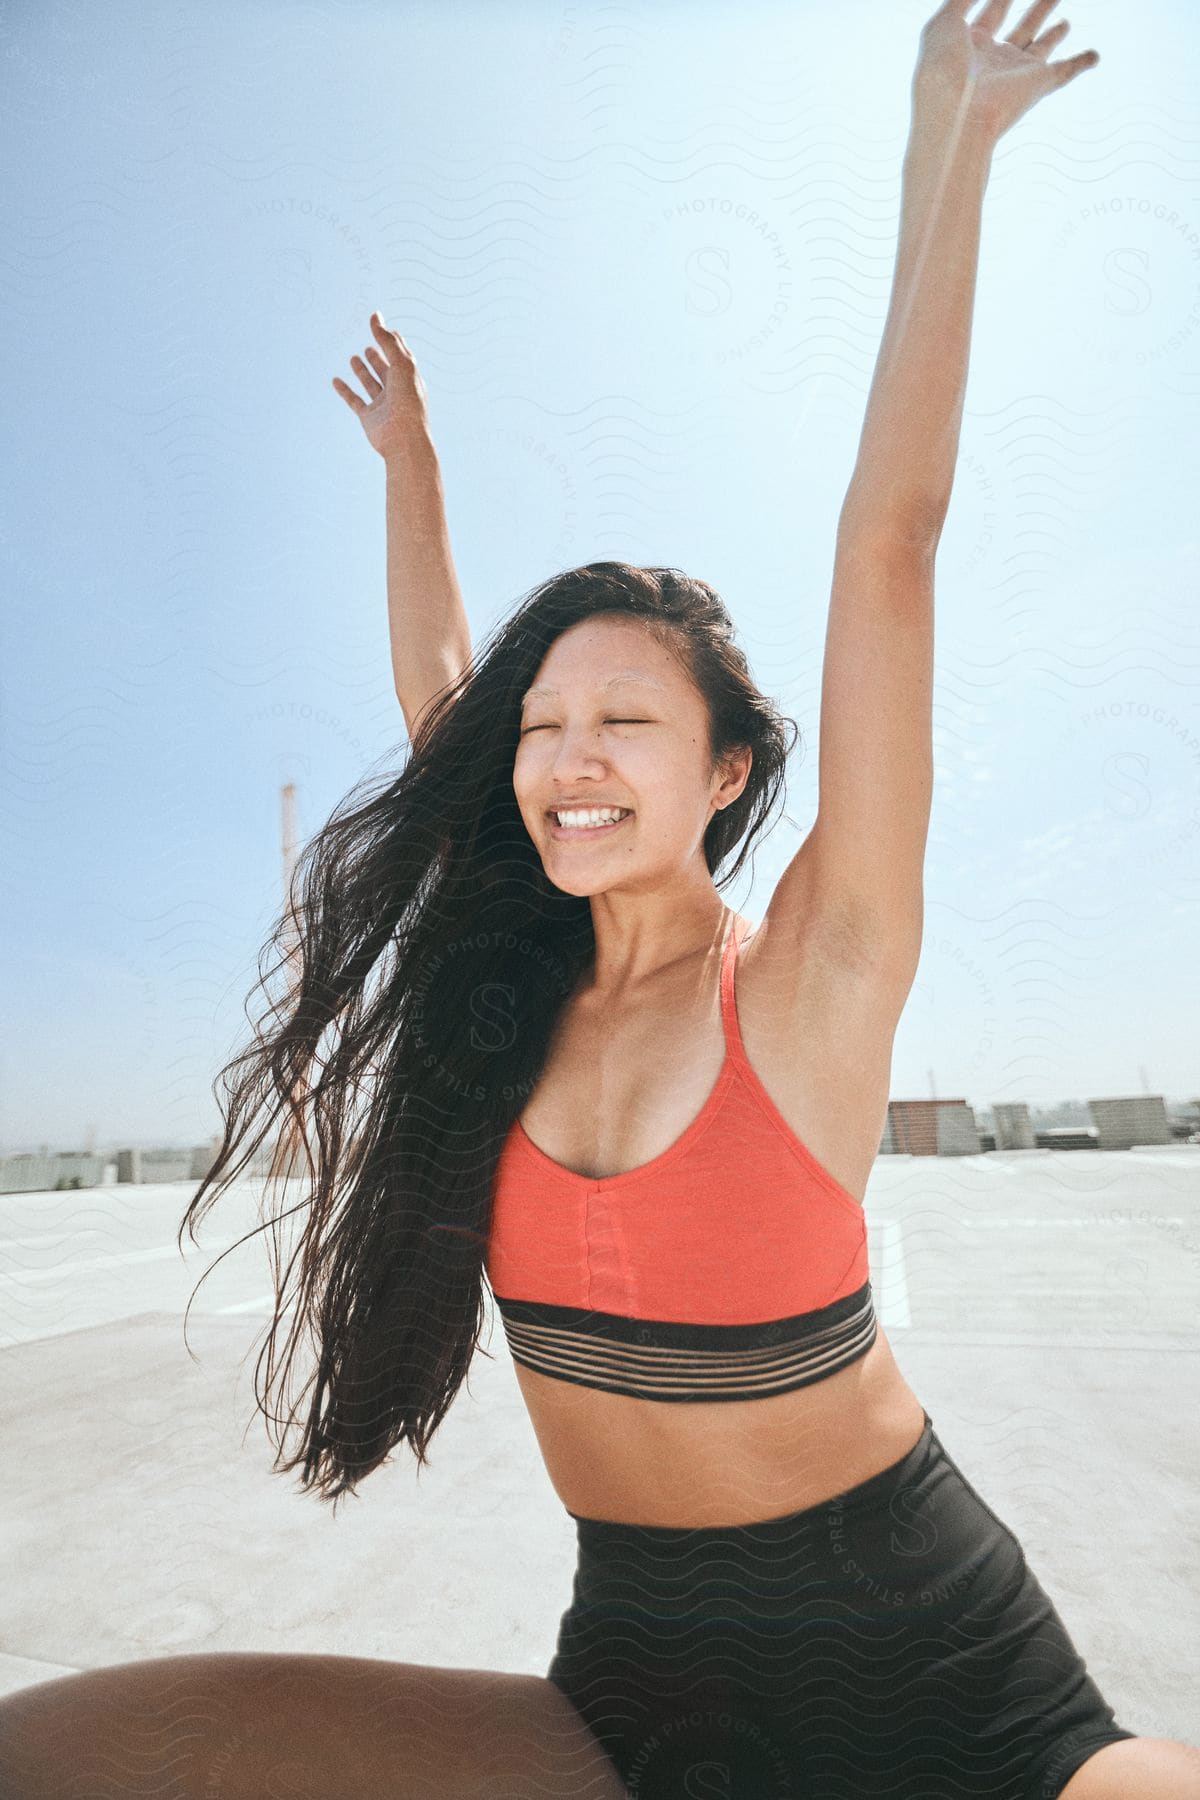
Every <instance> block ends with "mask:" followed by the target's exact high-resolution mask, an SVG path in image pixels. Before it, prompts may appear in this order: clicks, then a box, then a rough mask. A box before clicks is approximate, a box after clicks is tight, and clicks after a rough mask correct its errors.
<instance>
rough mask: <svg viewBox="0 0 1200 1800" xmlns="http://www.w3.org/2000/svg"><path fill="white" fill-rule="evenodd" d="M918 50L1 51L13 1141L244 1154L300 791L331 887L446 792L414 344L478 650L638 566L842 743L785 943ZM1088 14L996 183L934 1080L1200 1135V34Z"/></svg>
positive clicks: (117, 26) (869, 5)
mask: <svg viewBox="0 0 1200 1800" xmlns="http://www.w3.org/2000/svg"><path fill="white" fill-rule="evenodd" d="M929 10H932V8H931V6H925V5H921V6H912V5H909V4H907V3H904V4H887V5H885V4H883V0H843V3H842V4H839V5H838V6H837V7H824V6H821V7H817V6H815V5H811V6H810V5H803V4H802V5H799V6H797V5H795V4H791V5H787V6H783V5H778V6H776V5H754V4H749V5H747V6H745V7H737V8H733V7H729V6H708V7H704V6H697V5H695V4H689V5H687V6H684V5H683V4H677V5H649V6H639V7H619V8H613V7H607V6H605V7H600V6H596V7H586V6H581V5H564V4H547V5H544V6H543V5H524V6H520V7H517V6H510V5H505V4H494V5H490V6H487V7H468V6H461V5H454V4H446V5H442V6H439V7H437V8H436V9H435V8H434V7H433V6H432V5H398V4H394V3H389V4H388V5H386V6H385V5H382V4H381V5H377V6H369V5H338V6H321V5H318V6H305V7H286V6H281V5H267V4H259V5H254V6H247V5H244V4H239V5H237V6H236V7H235V6H225V7H222V6H217V5H209V4H206V5H205V6H204V7H203V8H199V7H196V8H191V9H183V8H167V9H158V8H151V7H132V6H127V5H122V6H114V5H105V4H103V3H102V0H101V3H99V4H97V5H95V6H92V7H89V8H84V7H82V6H79V5H69V6H68V5H58V4H53V3H50V4H47V5H45V6H41V7H37V8H34V7H32V6H25V7H18V8H14V9H12V10H11V11H10V13H9V14H8V16H7V18H6V23H5V31H4V37H3V39H2V41H0V71H2V74H3V89H4V95H5V105H4V108H3V112H2V114H0V132H2V133H3V165H4V167H5V170H6V172H7V176H8V179H7V181H6V183H5V191H4V197H3V201H2V202H0V204H2V205H3V226H4V243H5V252H4V256H3V259H2V261H0V305H2V306H3V310H4V315H5V330H4V334H3V342H4V361H5V368H4V394H5V406H4V409H3V421H2V423H0V432H2V435H3V451H4V467H5V480H4V486H3V499H2V510H0V576H2V578H3V591H4V608H3V626H2V634H3V635H2V639H0V649H2V671H0V681H2V684H3V688H2V698H3V715H2V719H0V751H2V756H3V763H2V770H3V774H2V780H3V786H2V789H0V807H2V809H3V820H4V840H5V855H4V859H3V860H4V867H3V872H2V873H0V882H2V893H3V911H4V917H5V920H6V939H7V950H8V955H7V958H6V968H7V978H6V981H5V1017H4V1021H3V1032H2V1038H0V1043H2V1049H0V1058H2V1061H0V1078H2V1083H0V1148H2V1149H3V1150H5V1151H12V1150H19V1149H26V1148H35V1147H36V1146H37V1145H39V1144H41V1143H49V1144H51V1145H53V1146H58V1147H64V1148H66V1147H78V1146H80V1145H81V1144H83V1143H84V1142H85V1141H87V1140H88V1138H89V1136H91V1135H94V1137H95V1139H96V1141H97V1142H98V1144H99V1145H100V1146H102V1147H103V1146H111V1145H115V1144H117V1143H122V1142H124V1143H140V1144H145V1145H149V1144H156V1143H175V1142H179V1143H183V1142H192V1141H196V1140H198V1139H200V1138H203V1137H205V1136H207V1135H209V1134H210V1133H211V1132H212V1131H213V1130H214V1129H215V1127H216V1124H217V1109H216V1104H215V1101H214V1098H213V1094H212V1086H213V1081H214V1079H215V1075H216V1072H217V1070H218V1069H219V1067H220V1065H221V1063H222V1062H223V1061H224V1060H225V1058H226V1057H227V1056H228V1055H229V1054H230V1053H231V1052H232V1050H233V1049H234V1048H236V1047H237V1046H238V1045H239V1043H240V1042H241V1039H242V1035H243V1033H244V1030H245V1015H244V1011H243V1007H244V1004H245V1001H246V998H247V995H248V994H249V992H250V989H251V987H252V985H253V982H254V978H255V967H256V959H257V954H258V950H259V946H260V945H261V943H262V941H263V938H264V936H265V934H266V931H267V930H268V928H269V926H270V923H271V920H272V918H273V916H274V913H275V911H276V909H277V907H278V905H279V900H280V849H279V788H280V785H281V784H282V783H283V782H285V781H289V780H290V781H294V782H295V783H296V784H297V786H298V799H299V824H300V830H301V836H302V838H303V837H307V836H308V835H310V834H311V833H312V832H313V831H315V830H316V829H317V828H318V827H319V826H320V824H321V823H322V822H323V820H324V819H325V818H326V817H327V816H328V814H329V813H330V811H331V810H332V809H333V807H334V806H335V805H336V804H337V802H338V801H339V800H340V799H341V798H342V796H343V795H344V794H345V793H346V792H347V791H348V790H349V789H350V788H351V787H352V786H353V785H354V784H355V782H356V781H357V780H358V779H359V778H360V777H361V776H362V775H363V774H364V773H365V772H366V771H367V769H368V768H369V767H371V766H373V765H377V764H378V763H379V759H381V758H383V757H385V756H387V755H389V754H391V755H394V757H395V758H396V759H397V760H399V759H401V758H402V757H403V755H404V753H405V746H406V740H405V736H404V727H403V719H402V716H401V714H400V711H399V708H398V706H397V704H396V700H395V696H394V693H393V690H392V685H391V674H390V665H389V656H388V643H387V621H386V607H385V584H384V577H385V562H384V516H383V498H384V471H383V465H382V463H381V462H380V461H379V459H378V458H377V457H376V456H375V455H374V454H373V452H372V451H371V450H370V449H369V447H368V446H367V444H366V442H365V440H364V439H363V438H362V434H361V432H360V430H359V427H358V425H357V423H356V421H355V420H354V419H353V418H352V416H351V414H350V413H349V411H348V410H347V409H346V407H345V406H344V404H343V402H342V401H341V400H340V399H339V398H338V396H337V395H336V394H335V393H334V391H333V389H332V387H331V386H330V380H331V377H332V376H333V375H335V374H341V375H343V376H346V375H348V374H349V369H348V364H349V358H350V356H351V355H352V354H355V353H359V354H361V352H362V349H363V347H364V345H365V344H367V343H368V342H369V341H370V337H369V332H368V327H367V319H368V315H369V313H370V312H371V310H372V309H373V308H374V307H379V308H380V309H381V311H382V312H383V313H384V315H385V317H386V318H387V320H388V322H389V323H390V324H392V325H395V326H396V327H398V328H399V329H400V330H402V331H403V332H404V334H405V336H406V338H407V339H408V341H409V342H410V344H411V345H412V347H413V349H414V352H415V354H416V356H417V358H418V361H419V363H420V366H421V369H422V372H423V374H424V377H425V380H426V384H427V386H428V389H429V392H430V416H431V420H432V424H433V429H434V434H435V437H436V439H437V443H438V448H439V453H440V456H441V460H442V466H443V470H444V474H445V479H446V486H447V495H448V508H449V516H450V525H451V532H452V536H453V541H454V546H455V552H456V558H457V563H458V569H459V575H460V579H461V582H462V586H463V589H464V594H465V597H466V600H467V606H468V610H469V613H470V616H471V620H472V624H473V627H474V629H475V631H476V634H477V636H481V635H483V634H484V633H485V632H486V631H487V630H488V629H489V628H490V627H491V625H492V624H493V623H494V622H495V621H496V620H497V619H498V618H499V617H500V616H501V615H503V614H504V613H505V612H507V611H508V610H509V609H510V608H511V607H512V606H513V604H514V603H515V602H516V600H517V599H518V597H519V596H520V595H521V594H523V593H524V592H525V591H526V590H527V589H528V588H529V587H531V586H532V585H533V584H534V583H536V582H538V581H541V580H544V579H545V578H546V577H547V576H548V575H550V574H551V573H553V572H554V571H555V570H557V569H560V568H565V567H570V566H573V565H575V564H578V563H582V562H588V561H592V560H595V559H598V558H606V557H620V558H624V559H627V560H631V561H634V562H642V563H671V564H674V565H676V566H679V567H683V568H686V569H688V570H691V571H692V572H694V573H697V574H700V575H703V576H704V577H705V578H706V579H707V580H709V581H711V582H713V583H714V585H716V586H717V587H718V588H719V589H720V591H721V592H722V593H723V595H724V596H725V598H726V600H727V602H728V604H729V606H730V608H731V610H732V612H733V614H734V617H735V619H736V620H737V623H738V627H739V630H740V633H741V637H742V641H743V644H744V645H745V648H746V650H747V653H748V655H749V656H750V660H751V664H752V667H753V668H754V670H755V673H756V674H757V676H758V678H759V681H760V683H761V684H762V685H763V687H764V688H766V689H767V691H769V692H771V693H772V694H773V695H775V697H776V698H777V699H778V700H779V701H780V703H781V705H782V706H783V707H784V710H785V711H787V712H789V713H790V714H791V715H792V716H793V717H795V718H796V720H797V722H798V723H799V725H800V727H801V732H802V742H801V745H800V746H799V747H798V748H797V750H796V752H795V753H794V757H793V764H792V776H791V782H790V787H789V799H788V807H787V817H786V818H785V819H783V820H782V821H781V822H780V824H779V825H778V826H777V827H776V830H775V832H774V833H773V835H772V837H771V838H770V839H769V840H768V842H767V844H766V845H765V846H764V847H763V849H762V850H761V852H760V854H759V856H758V860H757V869H756V873H755V878H754V881H753V884H750V883H747V882H742V883H741V885H740V886H739V887H737V888H736V889H735V890H733V892H732V894H731V898H732V899H733V901H734V902H735V903H736V904H738V905H739V906H740V907H741V909H742V910H743V911H745V912H747V913H748V914H749V915H750V916H751V917H752V918H758V917H761V915H762V912H763V910H764V909H765V906H766V903H767V900H768V898H769V895H770V892H771V889H772V887H773V884H774V881H775V879H776V878H777V876H778V874H779V872H780V870H781V869H782V867H783V865H784V863H785V862H786V860H787V858H788V856H789V855H790V854H791V852H792V851H793V850H794V849H795V848H796V846H797V845H798V843H799V841H800V839H801V838H802V837H803V835H804V833H805V831H806V830H807V829H808V826H809V824H810V823H811V821H812V817H813V814H814V811H815V806H816V768H817V758H816V749H817V724H818V715H817V704H818V698H819V683H820V662H821V651H822V645H823V634H824V621H825V608H826V606H827V603H828V591H829V580H830V574H831V569H832V553H833V539H834V530H835V525H836V520H837V513H838V508H839V506H840V503H841V499H842V495H843V493H844V491H845V486H846V483H847V481H848V480H849V477H850V473H851V469H852V467H853V461H854V454H855V450H856V446H857V442H858V434H859V430H860V427H861V423H862V416H863V408H864V404H865V400H866V394H867V388H868V385H869V381H870V377H871V372H872V368H873V364H874V357H875V352H876V349H877V347H878V342H879V335H880V332H881V329H882V324H883V318H884V313H885V310H886V305H887V297H888V289H889V283H890V277H891V269H892V259H893V255H894V250H895V234H896V227H897V222H898V203H899V192H900V186H899V184H900V162H901V156H902V152H903V147H904V141H905V137H906V133H907V129H908V116H909V114H908V109H909V82H910V78H911V72H912V68H913V63H914V60H915V56H916V50H917V42H918V35H919V32H920V28H921V25H922V24H923V22H924V20H925V17H926V16H927V13H928V11H929ZM976 10H977V8H973V9H972V16H974V13H975V11H976ZM1023 10H1024V9H1023V8H1020V9H1013V12H1012V20H1013V21H1014V22H1015V19H1016V18H1017V17H1018V16H1019V12H1020V11H1023ZM1062 10H1063V13H1064V16H1069V17H1070V18H1071V21H1072V29H1071V31H1070V33H1069V34H1068V38H1067V43H1066V49H1065V50H1064V51H1061V52H1056V54H1066V53H1068V52H1072V51H1074V50H1079V49H1085V48H1093V47H1094V48H1096V49H1098V50H1099V51H1100V53H1101V62H1100V64H1099V66H1098V67H1097V68H1096V69H1095V70H1093V71H1091V72H1090V73H1086V74H1085V75H1083V76H1081V77H1080V78H1079V79H1078V80H1077V81H1076V82H1074V83H1073V84H1072V85H1070V86H1069V87H1068V88H1067V89H1065V90H1064V91H1062V92H1061V93H1059V94H1055V95H1052V96H1051V97H1050V98H1048V99H1047V100H1046V101H1044V102H1043V103H1042V104H1041V106H1040V107H1039V108H1037V109H1036V110H1035V111H1034V112H1033V113H1031V114H1030V115H1028V116H1027V117H1026V118H1025V119H1024V120H1023V121H1021V122H1020V123H1019V124H1018V125H1017V126H1016V128H1015V129H1014V130H1013V131H1012V132H1011V133H1010V134H1009V135H1008V136H1007V137H1006V138H1005V139H1004V140H1003V141H1002V142H1001V144H1000V146H999V147H998V149H997V152H996V156H995V160H994V163H993V170H992V177H991V183H990V186H989V190H988V195H987V200H986V210H985V216H984V228H983V249H982V256H981V266H980V276H979V291H978V301H977V307H976V315H975V326H974V339H973V349H972V362H971V374H970V381H969V385H968V389H967V397H966V408H965V415H964V421H963V433H962V442H961V452H960V460H959V466H958V475H957V481H956V486H955V491H954V497H953V500H952V503H951V508H950V514H949V517H948V520H947V524H946V529H945V532H944V535H943V538H942V545H941V550H940V554H939V559H938V570H937V652H936V661H937V679H936V686H935V696H934V729H935V766H936V791H935V798H934V805H933V815H932V819H931V825H930V839H929V854H928V859H927V865H926V945H925V950H924V953H923V956H922V962H921V967H920V969H919V971H918V975H917V979H916V982H915V984H914V988H913V992H912V995H911V996H910V999H909V1003H908V1007H907V1009H906V1012H905V1015H904V1017H903V1019H902V1020H901V1023H900V1027H899V1030H898V1032H897V1036H896V1044H895V1055H894V1061H893V1079H892V1093H893V1095H894V1096H895V1097H918V1098H919V1097H925V1096H928V1095H929V1094H930V1093H931V1092H936V1093H937V1094H940V1095H944V1096H948V1097H949V1096H958V1095H962V1096H965V1097H966V1098H967V1099H968V1100H970V1101H971V1102H972V1103H973V1104H975V1105H977V1106H979V1107H986V1106H989V1105H990V1104H991V1103H993V1102H994V1101H997V1100H1028V1101H1030V1102H1033V1103H1035V1104H1043V1103H1051V1102H1053V1101H1055V1100H1057V1099H1060V1098H1063V1097H1066V1096H1078V1097H1083V1098H1087V1097H1089V1096H1102V1095H1111V1094H1123V1093H1140V1092H1142V1091H1150V1092H1162V1093H1165V1094H1166V1095H1167V1096H1168V1098H1169V1099H1171V1098H1183V1097H1184V1096H1187V1095H1194V1094H1196V1093H1197V1092H1198V1091H1200V1067H1198V1065H1197V1058H1196V1033H1195V1026H1194V1016H1195V1003H1194V997H1193V998H1192V1000H1191V1003H1190V1004H1189V1003H1188V998H1187V987H1188V983H1189V981H1190V982H1191V983H1193V984H1194V979H1195V956H1194V945H1195V942H1196V938H1197V905H1198V902H1200V614H1198V610H1197V585H1198V583H1197V574H1198V572H1200V528H1198V526H1197V519H1196V507H1195V471H1196V466H1197V458H1196V451H1197V437H1198V435H1200V433H1198V430H1197V407H1196V400H1197V396H1198V395H1200V108H1198V107H1197V102H1196V98H1195V96H1196V94H1197V92H1200V81H1198V79H1197V77H1198V74H1200V22H1198V21H1197V19H1196V16H1195V13H1194V11H1193V10H1192V9H1191V8H1190V7H1187V6H1185V5H1184V4H1183V0H1146V4H1143V5H1142V6H1140V7H1139V8H1137V9H1136V11H1135V10H1134V9H1131V8H1129V7H1127V6H1120V5H1118V4H1117V3H1116V0H1086V4H1079V5H1074V4H1070V3H1068V4H1067V5H1066V6H1065V7H1064V8H1063V9H1062ZM1007 28H1008V27H1005V28H1003V29H1007ZM1192 992H1193V996H1194V985H1193V989H1192Z"/></svg>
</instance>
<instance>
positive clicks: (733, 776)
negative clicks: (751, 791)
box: [713, 744, 754, 812]
mask: <svg viewBox="0 0 1200 1800" xmlns="http://www.w3.org/2000/svg"><path fill="white" fill-rule="evenodd" d="M753 762H754V752H753V750H751V748H750V746H749V744H744V745H742V747H741V749H739V750H734V751H731V752H730V754H729V755H728V756H726V758H725V760H724V762H723V763H722V764H721V765H720V769H721V782H720V786H719V787H717V788H716V789H715V790H714V792H713V799H714V801H715V802H716V806H717V811H718V812H724V810H725V808H726V807H727V806H732V805H733V803H734V801H735V800H736V799H737V797H738V795H739V794H740V793H741V791H742V789H743V788H744V787H745V785H746V783H747V781H748V780H749V779H750V768H751V765H752V764H753Z"/></svg>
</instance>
